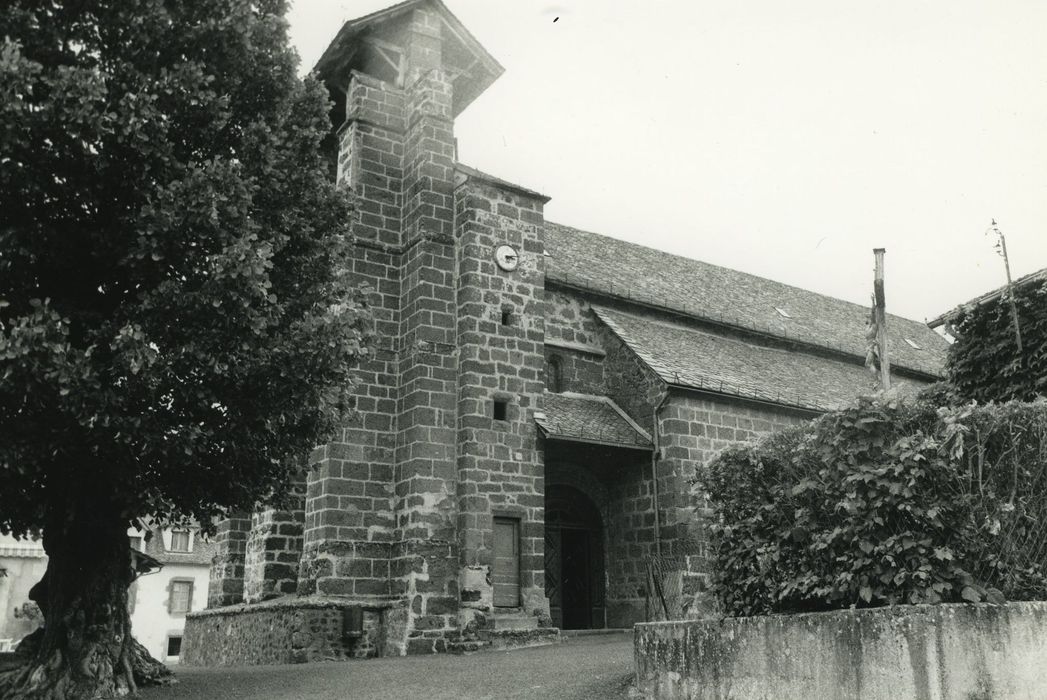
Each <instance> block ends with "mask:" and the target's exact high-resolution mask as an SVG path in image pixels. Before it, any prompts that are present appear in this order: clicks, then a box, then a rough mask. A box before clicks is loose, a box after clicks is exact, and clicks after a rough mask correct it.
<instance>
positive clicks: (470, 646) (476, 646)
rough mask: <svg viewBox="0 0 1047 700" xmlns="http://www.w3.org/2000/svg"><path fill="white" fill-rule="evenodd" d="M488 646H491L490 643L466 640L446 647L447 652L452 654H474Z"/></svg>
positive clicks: (451, 643)
mask: <svg viewBox="0 0 1047 700" xmlns="http://www.w3.org/2000/svg"><path fill="white" fill-rule="evenodd" d="M489 646H491V643H490V642H485V641H481V640H479V639H466V640H462V641H460V642H450V643H449V644H448V645H447V651H448V652H450V653H452V654H475V653H476V652H478V651H481V650H483V649H486V648H487V647H489Z"/></svg>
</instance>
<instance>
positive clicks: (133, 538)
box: [127, 535, 142, 552]
mask: <svg viewBox="0 0 1047 700" xmlns="http://www.w3.org/2000/svg"><path fill="white" fill-rule="evenodd" d="M127 541H128V542H129V543H130V545H131V549H137V550H138V551H139V552H141V551H142V538H141V537H138V536H137V535H129V536H128V537H127Z"/></svg>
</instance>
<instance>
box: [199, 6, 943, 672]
mask: <svg viewBox="0 0 1047 700" xmlns="http://www.w3.org/2000/svg"><path fill="white" fill-rule="evenodd" d="M316 72H317V74H318V75H319V76H320V78H321V79H322V80H323V81H324V83H325V84H326V85H327V87H328V89H329V90H330V94H331V97H332V100H333V102H334V108H333V110H332V114H331V118H332V138H331V149H332V152H331V158H332V159H333V160H335V161H336V165H335V167H333V170H336V172H337V178H338V181H339V182H340V183H342V184H343V185H344V186H346V187H348V188H350V189H351V190H352V191H353V192H354V194H355V196H356V213H355V219H354V221H353V231H354V234H355V258H354V260H353V266H352V270H351V272H352V274H353V275H354V276H355V278H356V279H357V280H358V281H359V282H360V283H362V284H366V285H368V286H369V287H370V289H371V290H373V298H374V315H375V321H376V330H377V333H378V337H379V341H378V345H377V347H376V348H375V349H374V351H373V353H372V354H371V355H370V356H369V357H367V358H366V359H365V360H364V361H363V362H362V364H361V365H360V368H359V372H358V375H359V380H360V383H359V388H358V391H357V397H356V405H355V409H356V414H355V418H353V420H352V421H351V422H350V423H349V424H348V425H346V426H345V428H344V429H343V430H342V431H341V432H340V434H339V435H337V436H335V438H334V439H333V440H332V441H331V442H330V443H328V444H327V445H324V446H321V447H319V448H317V449H316V451H315V453H314V455H313V458H314V462H315V469H314V470H313V471H312V472H310V473H309V475H308V479H307V482H306V483H304V484H302V485H301V488H300V491H299V492H298V497H297V499H296V500H294V502H293V503H292V507H291V508H290V509H288V510H284V511H277V510H274V509H263V510H260V511H259V512H256V513H252V514H242V516H241V517H238V518H230V519H229V520H227V521H223V522H222V523H220V524H219V525H218V534H217V537H216V538H215V547H216V554H215V559H214V563H213V565H212V570H211V584H210V589H209V590H210V599H209V601H208V609H207V610H205V611H202V612H200V613H194V614H192V615H190V616H189V618H188V620H187V624H186V630H185V638H184V640H183V659H182V660H183V663H189V664H197V665H214V664H249V663H281V662H297V661H311V660H319V659H324V658H330V659H342V658H358V657H367V656H375V655H403V654H429V653H436V652H444V651H462V650H465V651H468V650H472V649H476V648H478V647H480V646H484V645H488V644H490V645H493V646H515V645H524V644H533V643H538V642H541V641H549V640H554V639H555V638H556V637H557V635H558V632H557V630H558V629H580V628H603V627H627V626H631V625H633V624H634V623H636V622H639V621H643V620H645V619H648V618H650V617H651V615H652V614H653V613H652V611H651V601H650V599H649V597H648V594H647V592H646V590H647V589H646V587H647V578H648V576H647V562H648V560H649V558H650V557H653V556H655V555H660V556H661V557H663V558H669V559H671V560H672V561H674V562H676V563H677V566H678V569H679V572H678V574H679V575H678V577H677V579H676V583H677V585H678V591H677V592H678V594H679V595H678V600H679V609H678V610H676V611H674V612H676V613H677V614H681V615H683V616H689V617H696V616H699V615H700V614H701V613H702V611H703V610H705V609H707V608H708V606H709V605H710V604H711V601H708V600H707V598H708V596H707V595H706V594H705V591H706V589H707V582H708V576H709V574H710V560H709V558H708V552H707V551H706V544H705V542H706V540H705V527H704V525H703V522H702V516H701V512H702V510H701V508H700V507H699V506H701V494H697V493H693V492H692V485H691V479H692V478H693V476H694V474H695V471H696V470H697V469H700V468H701V467H702V465H703V464H704V462H705V461H706V460H707V459H708V458H709V457H710V456H711V455H713V454H714V453H715V452H716V451H717V450H719V449H721V448H723V447H725V446H726V445H729V444H731V443H735V442H739V441H745V440H749V439H751V438H754V437H756V436H759V435H761V434H765V433H768V432H770V431H773V430H776V429H780V428H782V427H785V426H788V425H791V424H794V423H796V422H798V421H803V420H807V419H809V418H811V417H814V416H816V415H818V414H819V413H821V412H823V411H825V410H827V409H829V408H833V407H836V406H839V405H841V404H843V403H846V402H848V401H849V400H851V399H852V398H854V397H855V396H857V395H859V394H862V393H869V392H871V391H872V390H874V389H875V388H876V381H877V380H876V377H875V376H874V375H873V374H871V373H869V372H868V370H866V369H865V368H864V367H863V362H864V358H865V353H866V344H867V341H866V339H865V323H866V319H867V317H868V310H867V309H865V308H862V307H860V306H857V305H855V304H851V303H848V302H844V301H840V300H837V299H832V298H828V297H825V296H821V295H818V294H815V293H813V292H809V291H806V290H803V289H798V288H795V287H790V286H787V285H784V284H780V283H777V282H773V281H770V280H767V279H762V278H759V277H755V276H752V275H748V274H745V273H742V272H737V271H734V270H729V269H725V268H721V267H717V266H714V265H709V264H706V263H702V262H699V261H696V260H689V259H686V258H681V257H677V256H672V255H669V254H667V253H663V252H660V251H656V250H653V249H650V248H645V247H642V246H638V245H634V244H630V243H624V242H622V241H617V240H614V239H612V238H608V237H605V236H600V235H597V234H594V233H589V232H585V231H580V230H577V229H573V228H570V227H567V226H561V225H558V224H554V223H551V222H547V221H546V220H545V218H544V215H543V208H544V205H545V204H546V202H547V201H548V198H547V197H545V196H543V195H542V194H539V193H537V192H534V191H531V190H529V189H527V188H525V187H521V186H519V185H515V184H512V183H509V182H506V181H504V180H501V179H499V178H497V177H493V176H491V175H488V174H485V173H483V172H480V171H478V170H475V169H473V168H470V167H467V166H465V165H463V164H461V163H459V162H458V161H457V157H456V156H457V154H456V142H455V137H454V120H455V117H456V116H457V115H458V114H459V113H460V112H461V111H462V110H464V109H465V108H466V107H467V106H468V105H469V104H470V103H471V102H472V101H473V100H475V99H476V98H477V97H478V96H479V95H480V94H481V93H482V92H483V91H484V90H485V89H486V88H487V87H488V86H489V85H490V84H491V83H492V82H493V81H494V80H495V79H496V78H497V77H498V76H499V74H500V73H501V72H502V68H501V66H500V65H499V64H498V63H497V62H496V61H495V59H494V58H492V57H491V56H490V55H489V54H488V53H487V51H485V50H484V48H483V47H481V46H480V45H479V44H478V43H477V41H476V40H475V39H474V38H473V37H472V36H471V35H470V34H469V32H468V31H467V30H466V29H465V28H464V27H463V26H462V25H461V24H460V23H459V22H458V20H457V19H456V18H455V17H454V16H453V15H452V14H451V13H450V12H449V11H448V10H447V8H446V7H445V6H444V5H443V4H442V3H440V2H438V0H410V1H408V2H404V3H401V4H399V5H395V6H393V7H390V8H388V9H386V10H382V11H380V12H376V13H374V14H372V15H368V16H367V17H363V18H360V19H357V20H352V21H349V22H347V23H346V24H345V25H344V26H343V27H342V29H341V30H340V31H339V32H338V34H337V36H336V37H335V39H334V41H333V42H332V43H331V45H330V47H329V48H328V49H327V51H326V52H325V53H324V54H323V56H322V58H321V59H320V61H319V63H318V64H317V66H316ZM609 147H612V146H611V145H609ZM889 331H890V338H889V347H890V352H891V358H892V363H893V366H894V370H895V383H896V384H897V385H898V387H899V390H901V391H911V390H913V389H916V388H919V387H920V386H921V385H924V384H926V383H929V382H931V381H934V380H935V379H936V378H937V377H938V376H939V374H940V371H941V366H942V361H943V357H944V350H945V341H944V340H943V339H941V338H940V337H939V336H938V335H937V334H935V333H934V332H933V331H931V330H930V329H929V328H927V327H926V326H924V325H923V324H920V323H917V322H915V321H909V320H905V319H901V318H897V317H891V318H890V321H889ZM906 339H908V340H910V341H912V343H907V342H906Z"/></svg>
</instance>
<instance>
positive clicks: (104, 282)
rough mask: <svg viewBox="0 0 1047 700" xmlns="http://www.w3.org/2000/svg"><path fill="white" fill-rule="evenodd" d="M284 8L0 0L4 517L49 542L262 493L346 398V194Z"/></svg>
mask: <svg viewBox="0 0 1047 700" xmlns="http://www.w3.org/2000/svg"><path fill="white" fill-rule="evenodd" d="M285 9H286V8H285V3H284V2H282V1H280V0H255V1H248V0H194V1H193V2H185V1H179V0H168V1H161V0H126V1H125V0H121V2H102V1H98V0H84V1H83V2H77V3H65V2H48V3H40V2H34V1H31V0H10V1H9V2H5V3H3V4H2V5H0V212H2V217H0V436H2V439H0V483H3V488H2V489H0V532H13V533H16V534H22V533H26V532H28V531H31V530H34V529H42V530H43V534H44V545H45V548H47V549H48V553H49V556H50V557H51V563H52V564H55V563H56V562H55V559H56V556H58V555H59V553H60V552H64V551H67V547H65V546H64V545H63V543H66V544H68V543H69V542H70V538H71V537H73V535H74V534H75V533H76V532H82V533H88V534H90V533H95V534H96V535H97V536H98V537H97V538H96V539H95V540H91V538H90V537H85V538H84V540H83V542H85V543H87V544H86V545H85V546H90V543H91V542H92V541H101V540H104V539H105V538H108V537H111V538H119V537H123V539H124V540H126V537H124V536H123V535H122V534H120V533H121V528H123V529H126V527H127V524H128V522H129V521H130V520H132V519H134V518H138V517H141V516H149V517H150V518H152V520H153V521H154V522H164V521H184V520H187V519H195V520H197V521H198V522H199V523H201V524H202V525H203V526H204V527H207V526H208V525H209V524H210V523H211V521H212V518H214V517H215V516H218V515H221V514H223V513H225V512H226V511H227V510H229V509H232V508H249V507H251V506H252V505H253V504H254V503H255V501H256V500H258V499H276V498H279V497H280V495H281V494H282V493H283V492H284V490H285V489H286V487H287V485H288V484H289V483H290V481H291V480H292V479H293V478H294V476H295V474H296V472H299V471H300V470H301V469H302V468H303V467H304V466H305V464H306V459H307V455H308V452H309V450H310V449H311V448H312V447H313V446H314V445H316V444H319V443H321V442H323V441H324V440H326V439H327V437H328V436H329V435H330V433H331V432H332V431H333V430H334V429H335V428H336V427H337V426H338V425H339V424H340V423H341V421H342V420H343V418H344V415H345V412H346V411H347V409H348V406H349V403H350V398H351V391H352V386H353V381H352V374H351V373H352V369H353V364H354V360H355V359H356V358H358V357H359V356H360V355H361V354H362V353H365V352H366V340H367V328H368V318H367V310H366V306H365V304H364V303H363V299H362V297H361V295H360V292H358V291H357V290H355V289H354V288H353V286H352V285H351V284H350V281H349V278H348V269H349V266H348V264H347V260H348V248H347V246H348V245H349V224H350V216H351V207H350V202H349V200H348V198H347V195H346V194H345V193H344V192H340V191H338V190H337V189H336V188H335V186H334V184H333V182H332V181H331V179H330V178H329V174H328V167H327V161H326V159H325V158H324V157H323V156H322V154H321V153H320V144H321V141H322V140H323V139H324V138H325V136H327V134H328V132H329V131H330V128H331V125H330V123H329V118H328V107H329V105H328V102H327V96H326V92H325V90H324V88H323V87H322V86H321V85H320V84H319V83H318V82H316V81H315V80H313V79H311V78H309V79H305V80H302V79H300V78H299V77H298V76H297V72H296V71H297V58H296V56H295V55H294V53H293V51H291V50H290V48H289V47H288V44H287V38H286V24H285V21H284V19H283V14H284V11H285ZM124 544H126V542H124ZM104 546H105V547H108V546H110V545H109V544H105V545H104ZM112 546H113V547H117V548H119V547H121V546H122V545H120V544H118V543H116V544H112ZM69 551H70V552H72V550H69ZM72 553H74V554H75V552H72ZM128 558H129V553H127V552H126V551H123V553H122V554H121V553H119V552H117V553H115V554H113V555H112V556H110V555H109V554H108V553H107V554H106V556H100V557H98V558H97V561H99V562H103V561H104V562H114V561H125V560H126V561H129V559H128ZM84 565H85V566H89V565H90V561H86V560H85V563H84ZM56 566H57V564H56ZM121 566H123V565H122V564H121ZM58 568H59V569H60V568H61V567H58ZM56 570H58V569H56ZM50 571H51V569H49V572H50ZM117 578H119V579H122V578H123V576H122V575H121V576H118V577H117ZM86 580H90V577H87V578H85V581H86ZM99 580H103V579H101V578H100V579H99ZM113 580H116V579H113ZM50 583H51V585H52V587H54V586H56V585H58V582H56V581H55V580H53V579H52V580H51V581H50ZM66 585H67V584H66ZM76 600H79V601H80V602H79V603H74V602H71V601H74V598H72V597H68V596H67V597H65V598H63V597H62V596H58V597H57V598H52V600H51V603H52V606H51V607H54V606H55V605H59V606H63V605H73V604H76V605H81V604H82V605H88V606H90V605H92V604H95V603H97V602H98V601H97V600H96V601H95V603H92V602H91V601H90V600H88V599H86V598H85V599H76ZM68 612H69V611H68V610H66V611H62V610H56V611H52V610H47V611H46V614H47V615H48V629H50V628H51V627H52V626H53V625H54V624H59V622H60V619H61V618H59V617H55V618H53V619H52V617H51V615H52V614H53V615H56V616H58V615H63V614H66V613H68ZM85 630H86V628H85ZM81 631H83V632H84V634H88V635H89V634H90V630H86V631H84V630H81ZM110 633H112V634H119V630H117V631H116V632H112V631H111V630H110ZM56 634H57V633H56ZM70 634H72V632H70ZM51 641H52V642H54V640H51ZM59 641H60V640H59ZM81 641H83V640H81ZM52 646H53V645H52ZM47 647H48V643H47V642H45V644H44V645H43V647H42V648H43V649H44V652H42V653H46V652H47ZM65 651H66V655H67V656H68V655H69V654H70V653H72V651H71V647H70V648H68V649H66V650H65ZM69 663H72V661H69ZM88 666H90V664H87V665H85V667H84V668H87V667H88ZM103 666H104V664H103ZM99 668H101V667H99ZM116 670H117V672H119V670H120V669H119V668H117V669H116ZM99 674H100V675H104V674H105V672H104V670H103V671H100V672H99ZM70 687H72V686H70ZM125 689H126V688H125ZM55 692H57V691H55ZM67 692H69V693H70V697H73V691H71V690H69V691H67ZM92 692H93V691H92Z"/></svg>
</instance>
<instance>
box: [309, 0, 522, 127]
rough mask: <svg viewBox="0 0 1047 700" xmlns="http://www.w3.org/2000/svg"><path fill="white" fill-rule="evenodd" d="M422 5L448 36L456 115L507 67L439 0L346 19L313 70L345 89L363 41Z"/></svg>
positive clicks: (416, 0) (411, 1)
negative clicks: (427, 7)
mask: <svg viewBox="0 0 1047 700" xmlns="http://www.w3.org/2000/svg"><path fill="white" fill-rule="evenodd" d="M423 5H429V6H431V7H432V8H433V9H435V10H436V12H437V14H439V16H440V20H441V21H442V23H443V24H442V31H443V35H444V36H445V37H446V38H447V39H448V41H445V43H444V47H443V54H444V55H443V63H444V69H445V70H446V71H447V72H448V73H449V74H450V76H451V79H452V82H453V84H454V89H453V91H452V94H453V99H454V104H453V105H452V111H453V113H454V115H455V116H457V115H458V114H460V113H461V111H462V110H464V109H465V108H466V107H468V106H469V104H470V103H472V101H473V100H475V99H476V98H477V97H478V96H479V95H480V93H482V92H483V91H484V90H486V89H487V88H488V87H489V86H490V85H491V83H493V82H494V81H495V80H496V79H497V78H498V76H500V75H501V74H502V73H503V72H505V69H504V68H503V67H502V66H501V64H499V63H498V61H496V60H495V59H494V57H493V56H492V55H491V54H489V53H488V52H487V50H486V49H485V48H484V47H483V46H482V45H481V44H480V42H479V41H477V40H476V37H474V36H473V35H472V34H470V33H469V30H467V29H466V28H465V26H464V25H463V24H462V23H461V22H460V21H458V18H457V17H455V16H454V15H453V14H451V11H450V10H448V9H447V6H446V5H444V4H443V3H442V2H440V0H406V1H405V2H401V3H399V4H396V5H392V6H390V7H387V8H385V9H382V10H379V11H377V12H372V13H371V14H369V15H365V16H363V17H358V18H356V19H351V20H349V21H347V22H346V23H345V24H343V25H342V28H341V29H339V30H338V34H336V35H335V37H334V39H332V40H331V43H330V44H328V46H327V49H326V50H325V51H324V53H323V55H322V56H320V60H318V61H317V62H316V66H315V67H314V68H313V70H314V71H315V72H316V73H317V74H318V75H319V76H320V78H321V79H322V80H323V81H324V83H326V84H327V85H328V86H329V87H330V86H332V85H334V86H337V87H339V88H340V89H344V87H345V83H346V81H347V80H348V78H349V71H350V70H351V69H353V68H355V67H356V61H357V59H358V49H359V47H360V45H361V40H362V39H364V38H365V37H367V36H369V35H373V34H377V33H380V32H383V31H386V29H389V30H393V29H398V28H397V27H396V25H397V23H398V22H403V21H405V19H406V17H407V15H408V13H410V12H412V11H413V10H415V9H417V8H419V7H421V6H423ZM397 34H398V32H397V31H392V34H391V36H392V37H393V38H395V37H396V35H397Z"/></svg>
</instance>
